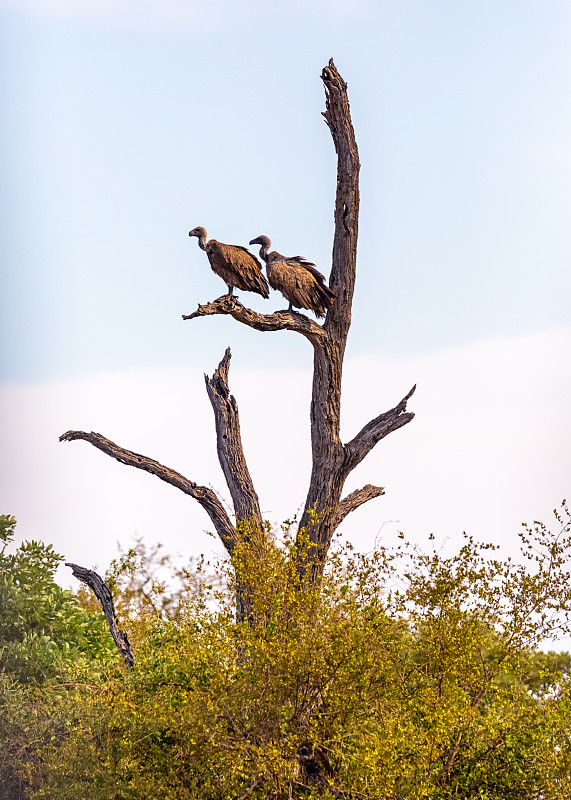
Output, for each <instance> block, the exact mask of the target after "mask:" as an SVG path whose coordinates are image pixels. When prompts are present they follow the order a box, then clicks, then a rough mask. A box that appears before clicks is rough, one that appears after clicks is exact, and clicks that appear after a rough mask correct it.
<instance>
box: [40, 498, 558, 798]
mask: <svg viewBox="0 0 571 800" xmlns="http://www.w3.org/2000/svg"><path fill="white" fill-rule="evenodd" d="M557 524H558V530H557V531H556V533H554V534H552V533H550V532H549V531H548V530H547V529H546V528H545V526H542V525H541V524H539V523H536V524H535V525H534V526H533V527H531V528H525V529H524V530H523V532H522V545H523V555H524V563H525V567H522V566H521V565H520V564H517V563H513V562H512V561H510V560H509V559H507V560H503V561H502V560H501V559H499V558H498V557H497V553H496V551H495V548H493V547H491V546H489V545H479V544H477V543H476V542H474V541H473V540H472V539H471V538H469V537H466V538H465V540H464V543H463V544H462V546H461V547H460V549H459V551H458V553H456V554H455V555H452V556H449V557H445V556H444V555H442V554H441V553H438V552H430V553H423V552H421V551H419V550H418V549H414V548H412V547H411V546H410V545H409V544H408V543H407V542H405V541H404V539H403V542H402V543H401V545H400V547H397V548H396V549H394V550H386V549H383V548H380V549H378V550H377V551H376V552H374V553H373V554H371V555H368V556H359V555H355V554H354V553H352V552H351V550H350V548H346V549H345V550H344V551H342V550H340V551H338V552H337V553H336V554H334V555H333V556H332V558H331V560H330V567H329V569H328V571H327V574H326V575H325V577H324V579H323V582H322V585H321V586H320V587H319V589H312V590H302V588H301V587H300V583H299V578H298V575H297V573H296V571H295V568H294V566H293V561H292V559H291V558H290V557H289V556H290V550H291V546H292V545H291V542H289V540H288V539H287V537H286V540H285V542H284V543H283V546H278V545H277V544H276V543H271V542H270V543H269V544H268V543H267V541H265V539H264V538H262V537H257V536H256V535H255V531H251V530H249V531H243V536H242V541H241V543H240V544H239V546H238V547H237V551H236V554H235V557H234V562H233V567H234V568H235V571H236V572H235V574H237V575H238V576H239V585H238V586H237V585H235V583H233V580H232V577H231V575H230V576H229V588H228V591H227V592H226V593H224V592H222V591H220V590H212V592H210V593H209V592H208V591H207V590H206V587H205V585H204V584H201V590H200V591H196V583H195V582H193V580H190V579H189V578H188V579H187V580H186V582H185V583H184V584H183V586H182V588H181V590H180V592H179V593H178V594H177V602H176V614H174V615H170V614H169V613H166V612H165V610H164V609H163V608H160V604H159V605H157V603H156V600H153V604H152V605H153V606H155V608H156V609H158V611H157V613H151V611H150V610H149V608H150V607H149V605H148V604H146V603H143V607H142V610H141V613H135V612H136V606H133V603H132V597H133V596H132V595H129V592H127V594H128V596H129V597H130V598H131V599H130V600H129V602H127V603H126V604H125V605H124V609H125V618H124V620H123V623H122V624H124V625H127V624H128V625H129V627H130V636H131V639H132V641H133V643H134V645H135V648H136V652H137V661H136V664H135V668H134V669H133V670H130V671H124V670H120V669H117V670H115V671H114V672H113V673H112V674H111V673H110V674H108V675H107V676H106V678H105V679H102V680H99V681H94V682H93V685H90V686H88V687H85V686H80V685H76V686H75V687H72V688H70V689H68V690H67V691H66V692H56V693H54V695H55V696H56V698H57V701H54V700H52V702H54V703H55V704H56V706H57V709H58V715H59V719H60V720H61V721H62V725H64V726H65V736H61V737H59V738H57V739H54V741H52V742H51V743H50V744H48V745H47V746H46V747H44V748H43V751H42V775H43V778H42V783H41V786H39V787H38V790H37V791H36V793H35V794H33V797H35V798H51V797H58V798H62V799H63V800H66V798H69V799H70V800H71V798H74V800H75V798H77V797H86V796H89V797H90V798H91V800H106V799H107V798H121V799H123V798H124V799H125V800H127V799H129V800H130V799H131V798H132V800H135V798H136V800H147V798H148V799H149V800H150V799H151V798H153V800H154V798H157V797H161V798H165V800H171V799H172V800H174V799H175V798H176V800H187V799H188V800H191V798H197V799H198V798H201V800H226V798H244V799H245V798H252V799H253V800H255V799H257V800H262V798H274V799H275V800H278V799H279V798H284V800H285V798H301V797H304V798H316V797H337V798H350V797H352V798H370V799H371V800H373V799H374V800H421V798H423V799H424V798H430V800H452V798H454V800H460V799H464V800H473V799H475V798H478V799H479V800H532V799H534V800H538V799H539V798H542V800H562V798H564V797H567V796H571V781H570V777H569V776H570V774H571V746H570V741H571V723H570V720H571V697H570V695H569V686H568V678H567V676H568V673H569V667H570V659H569V656H568V655H566V654H561V655H557V654H544V653H541V652H538V651H537V644H538V643H539V642H540V641H544V640H546V639H548V638H549V637H550V636H555V635H559V634H562V633H563V634H564V633H568V632H569V629H570V625H569V609H570V600H571V586H570V583H569V576H568V573H567V571H566V569H565V564H566V562H567V560H568V558H569V555H570V553H571V536H570V534H571V522H570V519H569V516H568V514H567V512H566V510H564V512H563V515H561V516H558V518H557ZM129 563H130V564H131V566H130V567H129V569H128V570H127V572H129V570H131V573H130V574H131V576H132V577H133V575H134V573H133V569H135V568H136V566H137V565H136V564H135V561H134V560H133V559H131V560H130V562H129ZM141 566H144V565H141ZM135 572H136V569H135ZM123 585H124V586H125V585H126V586H127V588H128V587H132V586H134V585H135V586H136V585H137V583H136V581H135V582H134V583H133V581H132V580H131V578H129V580H128V581H127V582H126V583H124V584H123ZM115 587H116V589H117V588H120V583H116V584H115ZM129 591H130V590H129ZM153 591H154V592H158V593H159V594H160V586H159V585H158V584H156V585H155V586H154V589H153ZM236 591H239V592H246V594H247V598H248V602H247V621H246V622H243V623H237V622H236V621H235V618H234V597H235V593H236ZM119 606H120V607H121V598H119Z"/></svg>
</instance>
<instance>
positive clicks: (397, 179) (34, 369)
mask: <svg viewBox="0 0 571 800" xmlns="http://www.w3.org/2000/svg"><path fill="white" fill-rule="evenodd" d="M0 9H1V29H2V41H1V42H0V52H1V56H0V58H1V59H2V72H3V74H4V81H3V85H2V100H1V105H2V119H3V133H2V140H3V146H2V172H3V175H4V178H3V181H2V187H3V188H2V228H3V234H2V253H1V258H2V273H3V286H2V313H1V326H2V340H3V342H5V348H3V350H4V352H3V363H2V371H1V373H0V375H1V377H2V378H3V379H4V380H9V379H12V380H14V379H16V380H18V379H25V380H33V379H37V378H42V379H46V378H50V377H65V376H68V375H81V374H88V373H90V372H92V371H93V370H101V369H123V368H126V367H130V366H144V365H149V366H158V365H165V364H166V365H169V364H170V365H173V364H183V363H185V362H186V361H187V359H189V358H190V357H192V358H194V357H199V358H200V360H201V361H202V360H203V361H204V366H205V368H210V367H211V366H212V364H213V363H215V362H216V361H217V359H218V358H219V356H220V353H221V351H222V350H223V348H224V347H225V346H226V344H228V343H229V342H232V343H233V345H234V348H235V350H236V351H240V350H241V351H242V352H243V354H244V357H245V358H246V357H247V359H248V360H249V361H250V362H254V363H259V364H263V363H264V362H265V361H266V360H268V359H272V360H273V359H274V358H275V357H276V355H277V356H279V357H281V358H283V359H285V360H287V361H289V362H291V363H294V362H296V361H297V360H298V359H299V358H301V359H304V360H305V361H307V359H309V358H310V354H309V352H308V348H307V347H305V343H304V342H298V341H297V340H296V339H295V337H293V336H288V335H280V336H277V337H264V336H260V335H259V334H256V333H252V332H250V331H246V330H242V329H241V328H240V329H239V326H237V325H235V324H234V323H233V322H232V321H231V320H222V319H217V320H212V319H209V320H199V321H196V322H194V323H182V322H181V320H180V314H182V313H188V312H190V311H192V310H193V309H194V308H195V307H196V304H197V303H198V302H203V301H205V300H207V299H213V298H214V297H215V296H218V295H219V294H220V293H222V291H223V290H224V286H223V285H222V283H221V282H220V280H219V279H218V278H216V277H215V276H213V275H212V273H211V272H210V270H209V268H208V265H207V261H206V258H205V257H204V254H202V253H200V252H199V250H198V248H197V246H196V241H195V240H189V239H188V236H187V233H188V230H189V229H190V228H191V227H194V226H195V225H204V226H205V227H207V228H208V231H209V234H210V235H211V236H212V237H213V238H218V239H220V240H222V241H227V242H233V243H242V244H246V243H247V242H248V240H249V239H250V238H252V237H254V236H257V235H258V234H260V233H266V234H269V235H270V236H271V237H272V239H273V241H274V246H275V247H276V248H277V249H279V250H281V251H282V252H286V253H291V254H297V253H301V254H303V255H305V256H307V257H309V258H310V259H311V260H313V261H315V262H316V263H317V264H318V266H319V267H320V269H322V271H323V272H326V273H327V272H328V269H329V258H330V250H331V233H332V206H333V192H334V185H335V184H334V181H335V157H334V152H333V147H332V143H331V140H330V136H329V132H328V131H327V128H326V126H325V124H324V122H323V121H322V118H321V116H320V112H321V110H322V109H323V92H322V87H321V81H320V80H319V77H318V76H319V72H320V70H321V67H322V66H323V65H324V64H325V63H326V62H327V60H328V58H329V57H330V56H333V57H334V58H335V60H336V63H337V65H338V67H339V69H340V70H341V72H342V74H343V75H344V77H345V79H346V80H347V81H348V82H349V91H350V99H351V106H352V112H353V119H354V123H355V127H356V132H357V139H358V143H359V146H360V153H361V161H362V183H361V187H362V195H361V200H362V206H361V207H362V215H361V235H360V241H359V272H358V284H357V293H356V298H355V306H354V325H353V329H352V334H351V339H350V350H349V352H350V353H354V354H358V353H361V352H363V351H372V352H375V353H378V352H382V353H387V354H391V355H394V354H399V353H409V354H410V353H415V352H421V351H422V352H424V351H427V350H431V349H435V348H439V347H442V346H449V345H455V344H459V343H463V342H470V341H473V340H475V339H478V338H481V337H484V336H490V335H496V334H505V333H508V334H514V333H521V332H525V331H528V330H541V329H542V328H546V327H549V326H552V325H553V324H557V323H562V322H567V321H568V320H569V293H570V290H571V280H570V274H571V271H570V269H569V263H570V257H571V234H570V225H569V219H570V214H571V181H570V177H571V144H570V143H571V36H570V34H571V6H569V4H568V3H567V2H551V1H550V2H546V3H537V2H523V1H522V0H516V1H514V2H502V1H501V0H493V2H477V3H476V2H472V3H470V2H457V1H456V0H455V1H454V2H441V1H440V0H433V1H432V2H406V0H405V2H403V1H402V0H399V2H379V3H372V2H371V3H369V2H362V3H358V4H341V3H337V4H336V3H324V2H319V1H317V2H309V3H304V4H301V3H293V4H292V3H289V4H280V3H277V4H276V3H274V4H272V3H258V2H245V3H226V2H224V1H223V0H221V2H218V3H210V4H202V3H195V4H188V3H187V4H183V3H179V2H176V0H172V2H170V3H165V4H160V3H157V4H156V5H153V4H152V3H151V4H149V3H147V4H144V3H143V4H135V3H130V2H128V0H123V2H117V3H110V4H108V5H106V4H105V3H96V2H95V0H93V2H91V0H84V2H83V3H79V4H77V3H73V4H72V3H69V7H68V3H66V0H42V2H40V0H37V2H36V0H20V2H19V3H18V4H16V3H13V2H10V0H3V2H0ZM243 299H244V300H247V301H249V302H250V301H251V303H252V304H253V305H255V306H256V307H258V308H266V309H273V308H279V307H280V302H281V299H280V298H279V296H278V295H275V294H272V298H271V300H270V301H268V302H266V303H264V301H261V300H260V302H259V303H258V300H257V298H253V296H250V295H248V296H246V297H244V298H243ZM270 338H271V340H270ZM306 356H307V358H306Z"/></svg>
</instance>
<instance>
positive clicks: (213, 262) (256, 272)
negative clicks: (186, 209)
mask: <svg viewBox="0 0 571 800" xmlns="http://www.w3.org/2000/svg"><path fill="white" fill-rule="evenodd" d="M188 235H189V236H197V237H198V246H199V247H200V249H201V250H204V251H205V253H206V255H207V256H208V260H209V261H210V266H211V267H212V271H213V272H215V273H216V274H217V275H219V276H220V277H221V278H222V280H223V281H224V282H225V283H226V285H227V286H228V294H233V291H234V287H236V288H237V289H242V291H244V292H256V293H257V294H261V295H262V297H265V298H266V299H267V298H268V297H269V296H270V290H269V287H268V282H267V281H266V278H265V277H264V273H263V272H262V265H261V264H260V262H259V261H258V259H257V258H256V256H253V255H252V253H250V251H249V250H246V248H245V247H240V246H239V245H234V244H223V243H222V242H217V241H216V239H211V240H210V241H209V242H207V241H206V230H205V229H204V228H200V227H198V228H193V229H192V230H191V231H189V234H188Z"/></svg>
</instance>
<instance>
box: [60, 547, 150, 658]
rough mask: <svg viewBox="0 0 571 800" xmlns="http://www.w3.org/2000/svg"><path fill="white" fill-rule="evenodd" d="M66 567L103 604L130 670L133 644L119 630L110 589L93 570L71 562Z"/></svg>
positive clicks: (115, 638) (114, 636)
mask: <svg viewBox="0 0 571 800" xmlns="http://www.w3.org/2000/svg"><path fill="white" fill-rule="evenodd" d="M66 567H71V569H72V572H73V575H74V577H75V578H77V579H78V580H79V581H81V582H82V583H85V584H86V585H87V586H89V588H90V589H91V591H92V592H93V594H94V595H95V597H96V598H97V599H98V600H99V602H100V603H101V607H102V609H103V613H104V614H105V618H106V619H107V624H108V625H109V630H110V631H111V636H112V637H113V641H114V642H115V644H116V646H117V650H119V653H120V654H121V657H122V659H123V661H124V662H125V666H126V667H129V668H130V667H132V666H133V664H134V663H135V656H134V654H133V648H132V647H131V643H130V642H129V639H128V637H127V634H126V633H125V631H122V630H121V629H120V628H119V624H118V622H117V614H116V612H115V605H114V603H113V596H112V594H111V592H110V590H109V587H108V586H107V584H106V583H105V581H104V580H103V578H102V577H101V576H100V575H98V574H97V573H96V572H93V570H91V569H86V568H85V567H80V566H79V564H71V563H70V562H66Z"/></svg>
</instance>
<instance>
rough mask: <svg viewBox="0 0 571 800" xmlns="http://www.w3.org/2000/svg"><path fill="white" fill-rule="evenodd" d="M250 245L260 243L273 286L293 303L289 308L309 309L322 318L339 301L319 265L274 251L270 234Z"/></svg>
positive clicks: (253, 241) (262, 256)
mask: <svg viewBox="0 0 571 800" xmlns="http://www.w3.org/2000/svg"><path fill="white" fill-rule="evenodd" d="M250 244H259V245H260V258H262V259H263V260H264V261H265V263H266V273H267V275H268V281H269V283H270V286H271V287H272V289H277V291H278V292H281V293H282V294H283V296H284V297H285V299H286V300H287V301H288V302H289V309H288V311H292V306H295V307H296V308H308V309H310V310H311V311H313V312H315V315H316V316H318V317H324V316H325V314H326V312H327V310H328V309H329V308H330V306H331V303H332V302H333V301H334V300H335V294H334V292H332V291H331V289H330V288H329V286H327V284H326V283H325V278H324V276H323V275H322V274H321V272H319V270H318V269H316V268H315V264H312V263H311V261H307V260H306V259H305V258H303V257H302V256H290V257H287V256H282V254H281V253H276V251H275V250H273V251H272V252H271V253H270V252H269V250H270V247H271V245H272V243H271V240H270V239H269V237H268V236H258V237H257V238H256V239H252V241H251V242H250Z"/></svg>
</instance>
